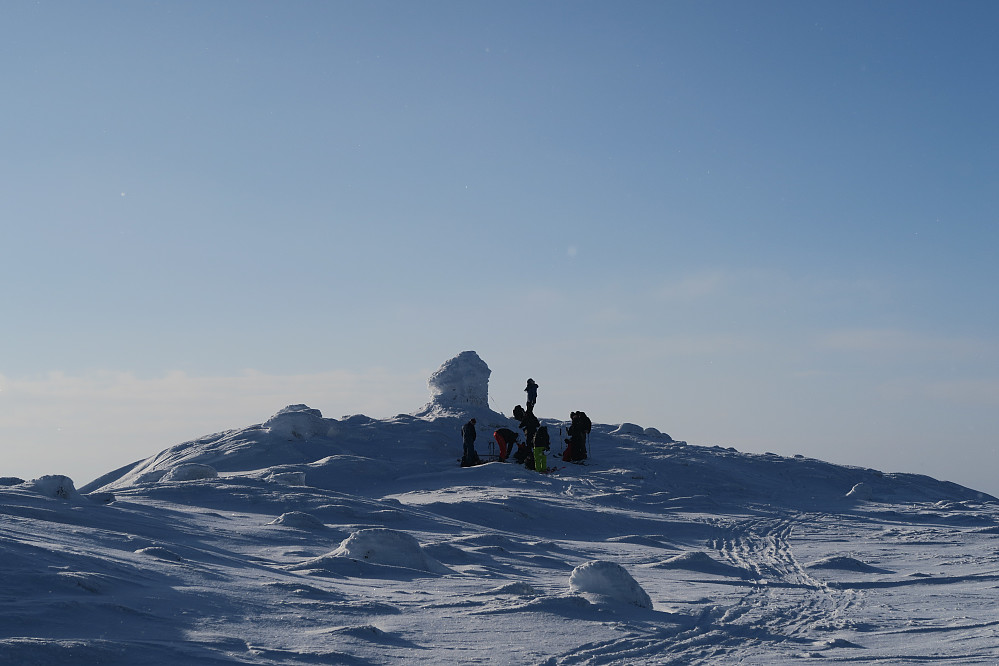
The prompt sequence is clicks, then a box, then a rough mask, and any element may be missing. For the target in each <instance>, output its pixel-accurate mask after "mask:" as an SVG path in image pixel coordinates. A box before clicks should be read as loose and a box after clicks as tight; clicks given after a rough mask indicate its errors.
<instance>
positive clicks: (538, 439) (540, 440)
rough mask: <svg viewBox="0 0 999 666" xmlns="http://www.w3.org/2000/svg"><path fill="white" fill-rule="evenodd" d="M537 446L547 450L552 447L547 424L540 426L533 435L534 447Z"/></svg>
mask: <svg viewBox="0 0 999 666" xmlns="http://www.w3.org/2000/svg"><path fill="white" fill-rule="evenodd" d="M539 446H540V447H541V448H543V449H544V450H545V451H549V450H551V448H552V444H551V439H549V437H548V426H541V427H540V428H538V432H537V433H536V434H535V435H534V447H535V448H537V447H539Z"/></svg>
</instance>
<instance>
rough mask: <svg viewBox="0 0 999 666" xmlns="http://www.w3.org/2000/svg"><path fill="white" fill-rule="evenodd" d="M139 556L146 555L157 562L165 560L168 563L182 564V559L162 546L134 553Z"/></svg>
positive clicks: (141, 549) (150, 547)
mask: <svg viewBox="0 0 999 666" xmlns="http://www.w3.org/2000/svg"><path fill="white" fill-rule="evenodd" d="M135 552H136V553H137V554H139V555H148V556H150V557H155V558H156V559H158V560H166V561H168V562H183V561H184V558H183V557H181V556H180V555H178V554H177V553H175V552H173V551H172V550H170V549H169V548H164V547H163V546H149V547H148V548H140V549H139V550H137V551H135Z"/></svg>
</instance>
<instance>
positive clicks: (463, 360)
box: [424, 351, 492, 412]
mask: <svg viewBox="0 0 999 666" xmlns="http://www.w3.org/2000/svg"><path fill="white" fill-rule="evenodd" d="M491 372H492V371H491V370H490V369H489V366H488V365H486V362H485V361H483V360H482V359H481V358H479V355H478V354H476V353H475V352H474V351H463V352H461V353H460V354H458V355H457V356H455V357H454V358H451V359H449V360H447V361H444V363H443V364H442V365H441V367H439V368H438V369H437V371H436V372H434V373H433V374H432V375H430V378H429V379H428V380H427V387H428V388H429V389H430V402H429V403H427V405H426V407H424V411H426V412H432V411H459V412H460V411H467V410H469V409H489V375H490V373H491Z"/></svg>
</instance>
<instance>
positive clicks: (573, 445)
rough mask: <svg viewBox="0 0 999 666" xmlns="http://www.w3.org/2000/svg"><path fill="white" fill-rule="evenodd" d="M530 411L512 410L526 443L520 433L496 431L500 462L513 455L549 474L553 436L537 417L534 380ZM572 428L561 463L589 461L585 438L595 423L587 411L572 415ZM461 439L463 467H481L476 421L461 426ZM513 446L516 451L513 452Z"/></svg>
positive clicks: (530, 383)
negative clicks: (476, 438)
mask: <svg viewBox="0 0 999 666" xmlns="http://www.w3.org/2000/svg"><path fill="white" fill-rule="evenodd" d="M524 391H526V392H527V401H526V404H527V408H526V409H525V408H524V407H522V406H520V405H517V406H516V407H514V408H513V417H514V418H515V419H517V423H518V427H519V428H520V430H521V431H523V433H524V441H523V442H521V441H520V434H519V433H517V432H515V431H513V430H511V429H510V428H499V429H497V430H496V431H495V432H493V438H494V439H495V440H496V444H498V445H499V458H498V459H499V461H500V462H506V461H507V459H508V458H509V457H510V456H511V454H512V456H513V459H514V460H515V461H516V462H517V463H519V464H521V465H524V466H525V467H527V468H528V469H533V470H537V471H539V472H546V471H548V456H547V452H548V451H550V450H551V436H550V435H549V433H548V426H545V425H542V424H541V422H540V421H539V420H538V417H537V416H535V415H534V405H535V404H537V401H538V384H537V383H536V382H535V381H534V380H533V379H528V380H527V388H525V389H524ZM569 419H570V425H569V427H568V429H567V431H566V434H567V435H569V437H568V439H566V440H564V441H565V444H566V448H565V451H564V452H563V453H562V460H563V461H565V462H580V461H582V460H585V459H586V438H587V436H588V435H589V434H590V430H591V429H592V427H593V423H592V422H591V421H590V419H589V417H588V416H586V413H585V412H571V413H570V414H569ZM461 439H462V443H463V444H464V449H463V452H462V457H461V466H462V467H471V466H472V465H478V464H479V463H480V462H482V461H481V459H480V458H479V455H478V453H476V451H475V419H474V418H473V419H470V420H469V421H468V422H467V423H466V424H465V425H463V426H462V427H461ZM514 446H516V447H517V450H516V451H514V450H513V448H514Z"/></svg>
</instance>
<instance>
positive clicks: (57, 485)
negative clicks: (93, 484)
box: [26, 474, 83, 502]
mask: <svg viewBox="0 0 999 666" xmlns="http://www.w3.org/2000/svg"><path fill="white" fill-rule="evenodd" d="M26 485H27V486H28V487H29V488H31V489H33V490H34V491H35V492H37V493H38V494H40V495H44V496H45V497H55V498H57V499H63V500H70V501H73V502H82V501H83V495H81V494H80V493H79V491H77V489H76V485H74V484H73V479H71V478H69V477H68V476H63V475H62V474H50V475H47V476H42V477H39V478H37V479H32V480H31V481H28V482H27V484H26Z"/></svg>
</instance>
